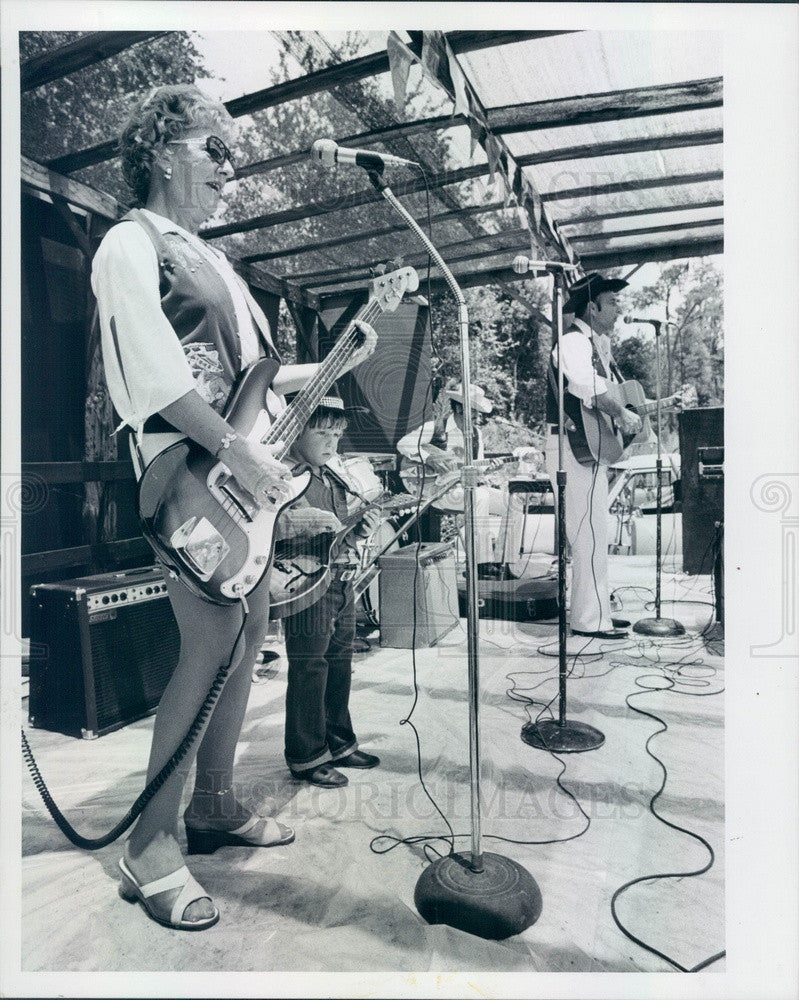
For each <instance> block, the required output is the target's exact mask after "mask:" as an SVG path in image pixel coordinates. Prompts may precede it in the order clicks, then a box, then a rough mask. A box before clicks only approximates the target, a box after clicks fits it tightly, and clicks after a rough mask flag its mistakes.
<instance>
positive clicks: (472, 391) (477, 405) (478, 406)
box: [447, 383, 494, 413]
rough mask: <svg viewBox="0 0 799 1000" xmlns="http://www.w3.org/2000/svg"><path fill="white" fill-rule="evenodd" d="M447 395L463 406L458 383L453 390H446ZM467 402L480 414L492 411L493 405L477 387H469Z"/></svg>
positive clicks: (461, 389) (460, 387) (460, 386)
mask: <svg viewBox="0 0 799 1000" xmlns="http://www.w3.org/2000/svg"><path fill="white" fill-rule="evenodd" d="M447 395H448V396H449V398H450V399H454V400H455V402H456V403H460V404H461V405H463V386H462V385H461V384H460V383H459V384H458V385H456V386H455V388H454V389H447ZM469 400H470V402H471V404H472V409H474V410H478V411H479V412H480V413H490V412H491V411H492V410H493V409H494V404H493V403H492V402H491V400H490V399H487V398H486V394H485V392H483V390H482V389H481V388H480V386H479V385H470V386H469Z"/></svg>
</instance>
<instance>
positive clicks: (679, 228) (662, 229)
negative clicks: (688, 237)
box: [569, 219, 724, 253]
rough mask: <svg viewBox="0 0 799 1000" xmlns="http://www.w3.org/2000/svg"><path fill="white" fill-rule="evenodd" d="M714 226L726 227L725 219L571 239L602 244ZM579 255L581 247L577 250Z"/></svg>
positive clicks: (649, 227) (621, 230) (584, 234)
mask: <svg viewBox="0 0 799 1000" xmlns="http://www.w3.org/2000/svg"><path fill="white" fill-rule="evenodd" d="M713 226H721V227H722V228H723V227H724V219H701V220H698V221H696V222H680V223H679V224H677V225H670V226H669V225H665V226H641V227H639V228H637V229H616V230H614V231H613V232H607V233H572V234H571V236H570V237H569V238H570V239H571V240H572V241H573V242H574V243H601V242H607V241H608V240H616V239H620V238H622V237H625V236H649V235H652V234H654V233H678V232H684V231H685V230H689V229H708V228H710V227H713ZM577 252H578V253H579V247H578V248H577Z"/></svg>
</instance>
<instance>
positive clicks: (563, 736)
mask: <svg viewBox="0 0 799 1000" xmlns="http://www.w3.org/2000/svg"><path fill="white" fill-rule="evenodd" d="M549 267H550V269H551V270H552V276H553V278H554V280H555V287H554V291H553V295H552V318H553V320H554V322H555V333H556V336H557V347H558V361H560V358H561V340H562V338H563V269H562V268H561V267H558V266H557V265H556V264H550V265H549ZM563 391H564V386H563V366H562V365H561V364H558V473H557V484H558V506H557V509H558V517H557V541H558V606H559V611H560V613H559V617H558V655H559V675H558V684H559V689H558V718H557V719H541V720H539V721H537V722H528V723H526V724H525V725H524V726H523V727H522V740H523V741H524V742H525V743H527V744H528V745H529V746H531V747H535V748H536V749H537V750H552V751H555V752H559V753H581V752H582V751H584V750H596V749H597V747H600V746H602V744H603V743H604V742H605V737H604V734H603V733H601V732H600V731H599V730H598V729H595V728H594V727H593V726H589V725H587V724H586V723H584V722H574V721H570V720H568V719H567V718H566V674H567V670H566V470H565V469H564V468H563V449H564V444H565V442H564V431H565V428H564V412H563Z"/></svg>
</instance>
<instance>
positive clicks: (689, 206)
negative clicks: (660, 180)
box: [556, 198, 724, 228]
mask: <svg viewBox="0 0 799 1000" xmlns="http://www.w3.org/2000/svg"><path fill="white" fill-rule="evenodd" d="M723 207H724V200H723V199H722V198H713V199H711V200H710V201H690V202H681V203H680V204H679V205H653V206H651V207H649V208H622V209H619V210H618V211H617V212H600V213H598V214H596V215H591V214H590V213H586V214H584V215H575V216H574V217H573V218H568V219H566V218H563V219H558V220H557V223H556V224H557V226H558V228H560V227H562V226H579V225H583V224H584V223H586V222H608V221H610V220H611V219H632V218H635V217H636V216H641V215H660V214H661V213H662V212H694V211H697V212H698V211H700V210H701V209H706V208H723Z"/></svg>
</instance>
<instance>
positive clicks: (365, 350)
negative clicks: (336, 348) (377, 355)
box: [342, 319, 377, 374]
mask: <svg viewBox="0 0 799 1000" xmlns="http://www.w3.org/2000/svg"><path fill="white" fill-rule="evenodd" d="M354 325H355V326H356V327H357V328H358V329H359V330H360V332H361V333H362V334H363V337H364V340H363V343H362V344H361V346H360V347H359V348H358V350H357V351H355V353H354V354H353V355H352V357H351V358H350V359H349V361H348V362H347V364H346V365H345V367H344V368H343V369H342V374H343V373H344V372H348V371H350V369H352V368H356V367H357V366H358V365H359V364H361V363H362V362H364V361H366V359H367V358H368V357H371V355H373V354H374V352H375V349H376V348H377V330H375V328H374V327H373V326H370V325H369V324H368V323H364V321H363V320H362V319H356V320H355V323H354Z"/></svg>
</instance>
